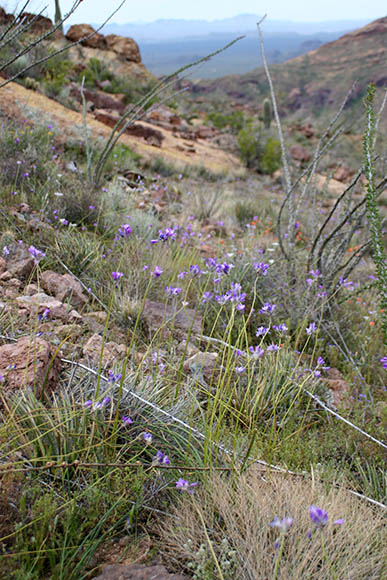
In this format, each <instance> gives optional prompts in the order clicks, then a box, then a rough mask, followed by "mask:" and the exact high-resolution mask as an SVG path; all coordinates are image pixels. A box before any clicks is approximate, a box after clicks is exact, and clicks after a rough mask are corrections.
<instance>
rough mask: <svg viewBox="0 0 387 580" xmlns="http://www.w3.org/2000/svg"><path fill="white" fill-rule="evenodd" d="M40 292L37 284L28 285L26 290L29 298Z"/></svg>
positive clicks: (25, 292)
mask: <svg viewBox="0 0 387 580" xmlns="http://www.w3.org/2000/svg"><path fill="white" fill-rule="evenodd" d="M38 292H39V288H38V286H37V285H36V284H28V285H27V286H26V287H25V288H24V294H26V295H27V296H33V295H34V294H37V293H38Z"/></svg>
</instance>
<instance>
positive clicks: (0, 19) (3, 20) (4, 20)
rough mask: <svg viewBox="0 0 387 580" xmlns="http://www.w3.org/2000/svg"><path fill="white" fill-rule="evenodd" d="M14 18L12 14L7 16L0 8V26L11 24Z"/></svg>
mask: <svg viewBox="0 0 387 580" xmlns="http://www.w3.org/2000/svg"><path fill="white" fill-rule="evenodd" d="M14 20H15V17H14V15H13V14H7V12H6V11H5V10H4V8H0V25H4V24H9V23H10V22H13V21H14Z"/></svg>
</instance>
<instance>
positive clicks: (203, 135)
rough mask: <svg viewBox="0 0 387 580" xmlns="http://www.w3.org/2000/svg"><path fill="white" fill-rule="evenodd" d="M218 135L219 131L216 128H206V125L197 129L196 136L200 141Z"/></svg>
mask: <svg viewBox="0 0 387 580" xmlns="http://www.w3.org/2000/svg"><path fill="white" fill-rule="evenodd" d="M218 133H219V131H217V130H216V129H215V128H214V127H206V125H200V126H199V127H198V128H197V129H195V135H196V137H197V138H198V139H211V138H212V137H215V136H216V135H217V134H218Z"/></svg>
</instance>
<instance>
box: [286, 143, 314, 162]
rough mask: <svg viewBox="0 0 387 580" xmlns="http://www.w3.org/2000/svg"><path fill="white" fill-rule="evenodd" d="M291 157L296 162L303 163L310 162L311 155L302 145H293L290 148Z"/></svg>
mask: <svg viewBox="0 0 387 580" xmlns="http://www.w3.org/2000/svg"><path fill="white" fill-rule="evenodd" d="M290 155H291V156H292V158H293V159H294V160H295V161H300V162H301V163H304V162H307V161H310V159H311V157H310V153H309V152H308V151H307V150H306V149H305V147H303V146H302V145H293V146H292V147H290Z"/></svg>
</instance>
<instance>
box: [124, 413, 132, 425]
mask: <svg viewBox="0 0 387 580" xmlns="http://www.w3.org/2000/svg"><path fill="white" fill-rule="evenodd" d="M122 422H123V423H124V425H131V424H132V423H133V420H132V419H131V418H130V417H128V416H127V415H123V416H122Z"/></svg>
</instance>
